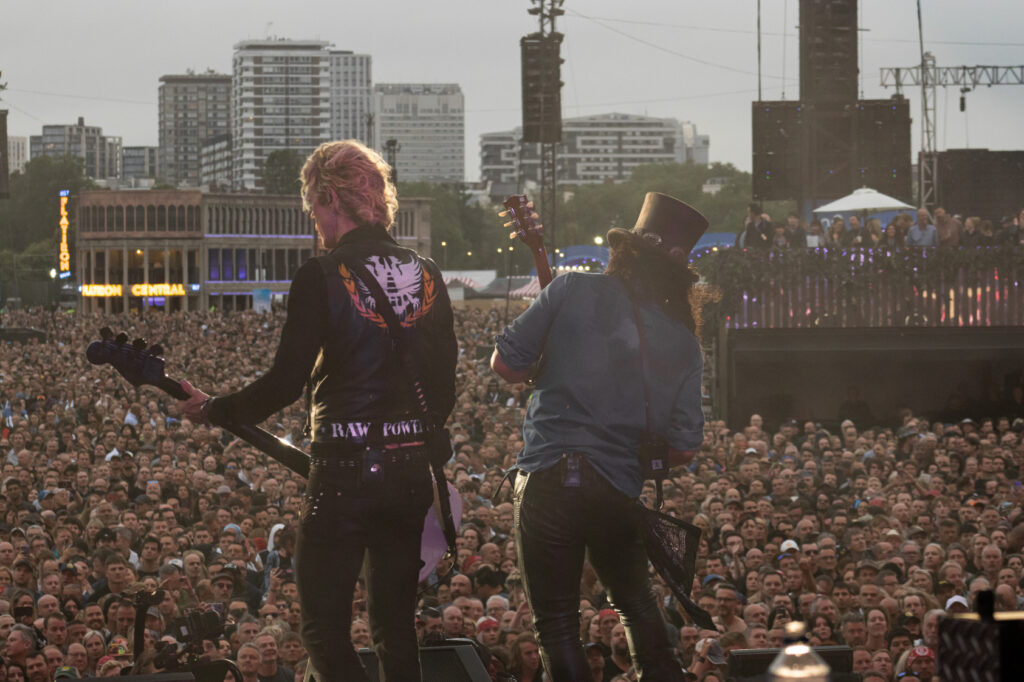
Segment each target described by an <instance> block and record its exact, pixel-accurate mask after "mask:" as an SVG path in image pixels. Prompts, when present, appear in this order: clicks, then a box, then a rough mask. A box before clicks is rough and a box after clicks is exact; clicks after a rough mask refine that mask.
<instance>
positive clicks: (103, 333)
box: [100, 327, 114, 341]
mask: <svg viewBox="0 0 1024 682" xmlns="http://www.w3.org/2000/svg"><path fill="white" fill-rule="evenodd" d="M100 338H101V339H103V340H104V341H109V340H110V339H112V338H114V332H112V331H110V327H104V328H103V329H101V330H100Z"/></svg>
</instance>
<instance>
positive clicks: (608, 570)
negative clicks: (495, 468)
mask: <svg viewBox="0 0 1024 682" xmlns="http://www.w3.org/2000/svg"><path fill="white" fill-rule="evenodd" d="M571 456H575V455H571ZM579 457H580V459H581V461H582V465H581V468H580V470H581V471H580V473H581V475H580V477H579V479H580V480H579V485H578V486H572V485H567V484H566V476H565V471H566V467H565V460H563V462H562V464H561V465H559V466H556V467H554V468H551V469H546V470H544V471H540V472H537V473H534V474H522V473H520V474H519V476H518V477H517V479H516V485H515V523H516V530H517V532H518V539H517V551H518V552H519V566H520V570H521V571H522V574H523V578H524V586H525V588H526V596H527V599H529V601H530V607H531V609H532V610H533V619H534V630H536V632H537V637H538V640H539V642H540V649H541V658H542V659H543V661H544V668H545V670H547V672H548V674H549V675H550V676H551V679H552V680H554V682H578V681H579V680H585V679H590V672H589V670H588V668H587V663H586V658H585V656H584V653H583V645H582V643H581V642H580V638H579V632H580V625H579V605H580V576H581V574H582V571H583V557H584V552H586V554H587V555H588V556H589V559H590V563H591V565H592V566H593V567H594V570H595V571H596V572H597V575H598V577H599V578H600V579H601V582H602V584H603V585H604V586H605V588H606V589H607V591H608V598H609V600H611V602H612V605H613V606H614V608H615V610H616V611H618V613H619V617H620V618H621V619H622V623H623V624H624V625H625V626H626V637H627V639H628V640H629V649H630V651H631V652H632V655H633V664H634V666H635V667H636V668H637V671H638V673H639V678H640V679H641V680H644V681H645V682H664V681H669V682H674V681H676V680H679V681H681V680H683V679H684V676H683V671H682V670H681V669H680V667H679V664H678V663H676V662H675V661H674V660H673V656H672V648H671V645H670V644H669V641H668V635H667V633H666V631H665V624H664V621H663V620H662V617H661V613H660V612H659V611H658V607H657V604H656V603H655V597H654V593H653V591H652V590H651V583H650V579H649V577H648V574H647V554H646V552H645V551H644V546H643V540H642V538H641V535H640V528H639V525H638V518H637V516H636V514H635V512H634V510H633V504H634V503H633V502H632V501H631V500H630V499H629V498H627V497H626V496H625V495H624V494H623V493H621V492H619V491H618V490H616V489H615V488H614V487H613V486H612V485H611V484H610V483H609V482H608V481H606V480H605V479H604V478H603V477H602V476H601V475H600V474H598V473H597V472H596V471H594V470H593V469H592V468H591V467H590V466H589V465H587V464H586V460H585V457H583V456H582V455H581V456H579ZM572 482H573V481H571V480H570V481H569V483H572Z"/></svg>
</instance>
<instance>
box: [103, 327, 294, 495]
mask: <svg viewBox="0 0 1024 682" xmlns="http://www.w3.org/2000/svg"><path fill="white" fill-rule="evenodd" d="M163 352H164V351H163V348H161V347H160V345H159V344H154V345H152V346H150V345H149V344H147V343H146V341H145V340H144V339H135V340H134V341H132V342H131V343H128V335H127V334H125V333H124V332H121V333H120V334H118V335H116V336H115V335H114V332H112V331H110V329H109V328H108V327H104V328H103V329H101V330H100V340H99V341H93V342H92V343H90V344H89V347H88V348H87V349H86V351H85V356H86V357H87V358H88V359H89V362H91V363H92V364H94V365H110V366H111V367H113V368H114V369H116V370H117V373H118V374H120V375H121V376H122V377H124V378H125V379H126V380H127V381H128V383H130V384H131V385H132V386H155V387H156V388H159V389H160V390H162V391H164V392H165V393H167V394H168V395H170V396H171V397H172V398H176V399H178V400H187V399H188V397H189V395H188V393H186V392H185V389H183V388H182V387H181V382H180V381H176V380H174V379H171V378H170V377H168V376H167V374H165V373H164V359H163ZM224 428H225V429H227V430H228V431H230V432H231V433H233V434H235V435H236V436H238V437H239V438H241V439H242V440H244V441H245V442H246V443H248V444H249V445H252V446H253V447H255V448H257V449H259V450H260V451H262V452H265V453H266V454H267V455H269V456H270V457H273V458H274V459H276V460H277V461H278V462H280V463H281V464H283V465H284V466H286V467H288V468H289V469H291V470H292V471H294V472H295V473H297V474H298V475H299V476H302V477H303V478H309V455H307V454H306V453H305V452H303V451H302V450H300V449H299V448H297V447H295V446H294V445H292V444H291V443H289V442H288V441H286V440H282V439H280V438H278V437H277V436H275V435H273V434H271V433H269V432H267V431H264V430H263V429H261V428H259V427H258V426H250V425H248V424H227V425H225V426H224Z"/></svg>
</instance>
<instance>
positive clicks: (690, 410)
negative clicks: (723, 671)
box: [491, 192, 708, 682]
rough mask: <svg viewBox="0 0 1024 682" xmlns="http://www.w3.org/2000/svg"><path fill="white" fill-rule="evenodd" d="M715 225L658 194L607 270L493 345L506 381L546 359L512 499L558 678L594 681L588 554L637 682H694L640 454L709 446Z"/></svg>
mask: <svg viewBox="0 0 1024 682" xmlns="http://www.w3.org/2000/svg"><path fill="white" fill-rule="evenodd" d="M707 226H708V222H707V220H706V219H705V218H704V217H703V216H702V215H701V214H700V213H699V212H697V211H696V210H695V209H693V208H691V207H690V206H688V205H687V204H685V203H683V202H681V201H679V200H677V199H674V198H672V197H669V196H667V195H664V194H657V193H653V192H652V193H649V194H648V195H647V197H646V199H645V202H644V206H643V210H642V211H641V213H640V217H639V219H638V220H637V223H636V227H634V228H633V230H631V231H626V230H623V229H618V228H614V229H612V230H611V231H610V232H609V233H608V242H609V244H610V248H611V257H610V261H609V264H608V268H607V270H606V271H605V272H604V273H603V274H586V273H576V272H573V273H568V274H564V275H562V276H560V277H557V278H555V280H554V281H553V282H551V284H550V285H548V287H547V288H545V289H544V290H543V291H542V292H541V294H540V296H539V298H538V299H537V300H536V301H535V302H534V303H533V305H531V306H530V308H529V309H528V310H527V311H526V312H525V313H523V314H522V315H520V316H519V318H518V319H516V320H515V321H514V322H513V323H512V324H511V325H510V326H509V327H507V328H506V329H505V330H504V331H503V332H502V333H501V334H500V335H499V336H498V337H497V339H496V347H495V351H494V353H493V355H492V357H491V367H492V369H493V370H494V371H495V372H496V373H497V374H499V375H500V376H501V377H503V378H504V379H506V380H507V381H509V382H513V383H515V382H522V381H525V380H526V379H527V378H529V377H530V376H531V374H532V372H533V367H534V365H535V364H536V363H537V360H538V358H540V356H541V354H543V356H544V361H543V363H542V368H541V370H540V371H539V372H538V373H537V376H536V389H535V390H534V393H533V396H532V397H531V399H530V403H529V408H528V410H527V413H526V419H525V422H524V424H523V434H524V441H525V444H524V447H523V450H522V451H521V452H520V454H519V457H518V461H517V466H518V472H519V474H518V477H517V479H516V482H515V493H514V498H515V517H516V530H517V532H518V536H517V551H518V554H519V567H520V569H521V571H522V573H523V577H524V580H525V586H526V596H527V599H528V600H529V603H530V606H531V608H532V610H533V616H534V629H535V630H536V632H537V634H538V639H539V643H540V649H541V654H542V658H543V660H544V668H545V670H546V671H547V673H548V674H549V675H550V676H551V678H552V679H553V680H555V682H562V681H563V680H566V681H568V680H582V679H586V678H587V676H588V675H589V672H588V668H587V662H586V658H585V656H584V651H583V646H582V644H581V642H580V637H579V633H580V626H579V613H578V609H579V600H580V577H581V573H582V569H583V560H584V554H586V555H588V556H589V560H590V563H591V565H592V566H593V568H594V569H595V570H596V572H597V575H598V577H599V578H600V580H601V583H602V584H603V585H604V586H605V588H606V589H607V591H608V597H609V599H610V600H611V602H612V603H613V605H614V608H615V610H616V611H618V613H619V614H620V615H621V617H622V621H623V623H624V624H625V625H626V632H627V635H628V638H629V642H630V645H631V649H632V656H633V661H634V663H635V665H636V668H637V670H638V671H639V675H640V679H641V680H682V679H683V672H682V670H681V668H680V667H679V665H678V663H676V662H674V660H673V655H672V647H671V644H670V643H669V641H668V637H667V635H666V630H665V627H664V622H663V620H662V616H661V614H660V612H659V610H658V607H657V604H656V602H655V597H654V594H653V592H652V589H651V582H650V579H649V577H648V573H647V554H646V551H645V548H644V545H643V542H642V539H641V531H640V525H639V524H640V521H639V516H638V514H637V513H635V508H634V507H635V504H636V503H635V500H636V499H637V498H638V497H640V494H641V490H642V486H643V479H644V478H645V476H644V475H642V473H641V471H642V469H641V456H642V455H643V457H645V458H647V459H648V460H651V459H655V458H667V463H668V465H669V466H675V465H679V464H684V463H686V462H688V461H690V460H691V459H692V458H693V454H694V453H693V451H694V450H695V449H697V448H699V447H700V445H701V443H702V442H703V439H704V433H703V424H704V418H703V415H702V413H701V402H700V397H701V390H700V389H701V372H702V358H701V350H700V345H699V343H698V341H697V338H696V336H695V329H696V324H695V321H694V311H693V309H692V308H691V304H690V293H691V288H692V285H693V284H694V283H695V282H696V281H697V276H696V275H695V274H694V273H693V272H692V271H691V270H690V269H689V267H688V255H689V252H690V249H691V248H692V247H693V245H694V244H695V243H696V242H697V239H698V238H699V237H700V235H701V234H703V232H704V231H705V230H706V229H707ZM638 325H639V327H638ZM641 450H643V451H644V452H643V453H641Z"/></svg>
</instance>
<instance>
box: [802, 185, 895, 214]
mask: <svg viewBox="0 0 1024 682" xmlns="http://www.w3.org/2000/svg"><path fill="white" fill-rule="evenodd" d="M913 208H914V207H913V206H911V205H910V204H905V203H903V202H902V201H900V200H899V199H894V198H893V197H890V196H888V195H885V194H882V193H881V192H879V191H876V190H873V189H871V188H870V187H861V188H860V189H858V190H854V192H853V194H848V195H846V196H845V197H843V198H842V199H836V200H835V201H833V202H832V203H830V204H825V205H824V206H819V207H818V208H816V209H814V212H815V213H847V212H853V211H859V212H868V211H900V210H904V209H913Z"/></svg>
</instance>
